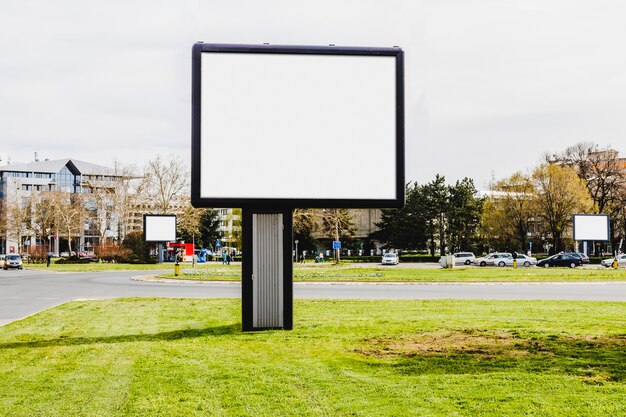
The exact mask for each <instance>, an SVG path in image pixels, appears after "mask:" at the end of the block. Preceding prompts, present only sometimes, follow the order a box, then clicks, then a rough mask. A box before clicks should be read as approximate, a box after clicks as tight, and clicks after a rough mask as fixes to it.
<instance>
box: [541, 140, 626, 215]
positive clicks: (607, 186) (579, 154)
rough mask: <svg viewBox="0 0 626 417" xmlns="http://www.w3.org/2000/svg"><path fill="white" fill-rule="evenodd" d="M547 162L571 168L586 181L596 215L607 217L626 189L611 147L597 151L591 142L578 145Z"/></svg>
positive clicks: (619, 163)
mask: <svg viewBox="0 0 626 417" xmlns="http://www.w3.org/2000/svg"><path fill="white" fill-rule="evenodd" d="M547 159H548V160H549V161H550V162H557V163H559V164H561V165H564V166H569V167H571V168H573V169H574V170H575V171H576V173H577V174H578V176H579V177H580V178H582V179H583V180H585V185H586V187H587V189H588V190H589V194H590V195H591V198H592V199H593V201H594V203H595V204H596V208H597V211H598V213H609V214H610V211H611V210H608V209H610V208H612V206H614V205H615V203H616V202H617V201H619V199H620V193H621V191H622V189H623V188H624V186H626V174H625V173H624V169H623V168H622V162H621V161H620V158H619V153H618V152H617V151H615V150H613V149H611V148H610V147H606V148H600V147H599V146H598V145H596V144H594V143H591V142H580V143H577V144H576V145H574V146H570V147H569V148H567V149H565V151H564V152H563V153H562V154H554V155H552V156H551V157H547Z"/></svg>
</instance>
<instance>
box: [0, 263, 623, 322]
mask: <svg viewBox="0 0 626 417" xmlns="http://www.w3.org/2000/svg"><path fill="white" fill-rule="evenodd" d="M157 273H159V271H116V272H85V273H58V272H49V271H38V270H22V271H17V270H9V271H1V270H0V325H4V324H7V323H10V322H12V321H15V320H19V319H22V318H24V317H27V316H30V315H32V314H35V313H37V312H40V311H42V310H45V309H48V308H51V307H54V306H57V305H60V304H63V303H66V302H68V301H72V300H84V299H105V298H120V297H172V298H238V297H240V296H241V285H240V284H239V283H201V282H191V283H190V282H153V281H143V280H137V279H131V278H132V277H138V276H141V275H142V274H143V275H145V274H150V275H154V274H157ZM294 296H295V297H296V298H318V299H319V298H332V299H404V300H406V299H415V300H418V299H446V298H448V299H489V300H594V301H626V283H604V282H592V283H532V284H518V283H502V284H492V283H490V284H482V283H473V284H449V283H445V284H372V283H367V284H361V283H296V284H295V285H294Z"/></svg>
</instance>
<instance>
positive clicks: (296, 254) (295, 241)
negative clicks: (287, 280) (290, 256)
mask: <svg viewBox="0 0 626 417" xmlns="http://www.w3.org/2000/svg"><path fill="white" fill-rule="evenodd" d="M295 242H296V263H298V239H296V240H295Z"/></svg>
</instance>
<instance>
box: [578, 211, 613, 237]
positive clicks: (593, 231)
mask: <svg viewBox="0 0 626 417" xmlns="http://www.w3.org/2000/svg"><path fill="white" fill-rule="evenodd" d="M574 240H578V241H582V240H596V241H607V240H609V216H608V215H605V214H597V215H591V214H575V215H574Z"/></svg>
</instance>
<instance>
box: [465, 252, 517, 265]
mask: <svg viewBox="0 0 626 417" xmlns="http://www.w3.org/2000/svg"><path fill="white" fill-rule="evenodd" d="M507 260H510V261H511V263H510V264H511V265H513V255H511V254H510V253H501V252H496V253H490V254H489V255H487V256H483V257H482V258H476V259H474V261H473V264H474V265H478V266H495V265H497V266H506V262H507Z"/></svg>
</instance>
